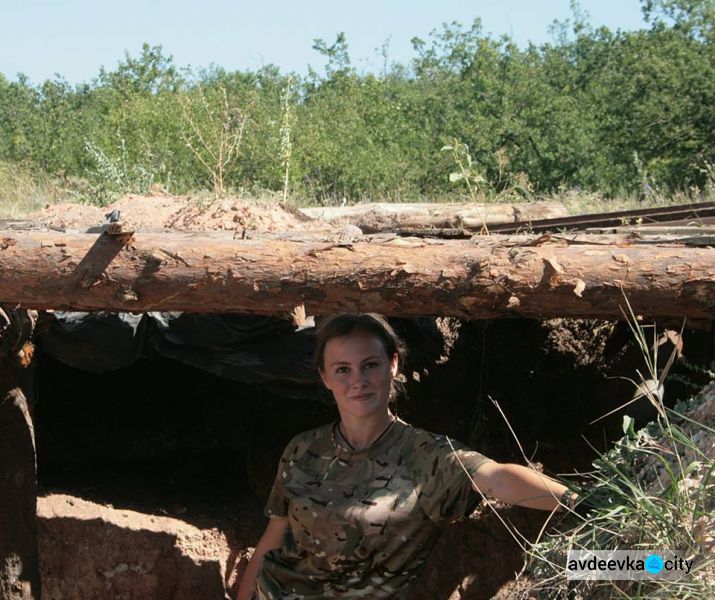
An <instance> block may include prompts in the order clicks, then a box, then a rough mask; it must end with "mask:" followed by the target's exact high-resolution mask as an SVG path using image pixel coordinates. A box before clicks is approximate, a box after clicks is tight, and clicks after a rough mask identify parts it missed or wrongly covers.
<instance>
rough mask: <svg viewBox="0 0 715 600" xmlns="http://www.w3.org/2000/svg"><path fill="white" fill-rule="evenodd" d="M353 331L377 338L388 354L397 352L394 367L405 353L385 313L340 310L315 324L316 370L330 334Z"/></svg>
mask: <svg viewBox="0 0 715 600" xmlns="http://www.w3.org/2000/svg"><path fill="white" fill-rule="evenodd" d="M352 333H364V334H367V335H371V336H374V337H376V338H377V339H379V340H380V341H381V342H382V345H383V346H384V348H385V352H386V353H387V357H388V358H390V359H391V358H392V357H393V356H394V355H395V354H396V355H397V368H398V369H399V368H400V367H402V365H403V363H404V360H405V354H406V353H407V349H406V347H405V343H404V342H403V341H402V340H401V339H400V337H399V336H398V335H397V334H396V333H395V330H394V329H393V328H392V326H391V325H390V324H389V323H388V322H387V319H385V317H383V316H382V315H378V314H377V313H341V314H337V315H332V316H330V317H328V318H327V319H325V321H323V322H322V323H321V324H320V325H319V326H318V330H317V333H316V336H317V343H316V348H315V355H314V357H313V361H314V364H315V366H316V368H317V369H318V370H319V371H323V370H324V366H325V365H324V361H325V346H326V345H327V343H328V342H329V341H330V340H332V339H333V338H338V337H344V336H346V335H350V334H352ZM398 383H399V382H396V381H395V380H394V379H393V382H392V389H391V390H390V399H391V400H394V399H395V396H396V394H397V392H398V389H397V388H398V385H397V384H398ZM399 387H401V386H399Z"/></svg>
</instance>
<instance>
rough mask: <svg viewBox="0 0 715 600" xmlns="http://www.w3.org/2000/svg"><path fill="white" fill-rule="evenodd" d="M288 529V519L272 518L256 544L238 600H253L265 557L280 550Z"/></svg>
mask: <svg viewBox="0 0 715 600" xmlns="http://www.w3.org/2000/svg"><path fill="white" fill-rule="evenodd" d="M287 528H288V517H271V518H270V519H269V521H268V526H267V527H266V530H265V531H264V532H263V535H262V536H261V539H260V540H259V541H258V544H256V549H255V550H254V551H253V556H251V561H250V562H249V563H248V566H247V567H246V572H245V573H244V575H243V578H242V579H241V584H240V586H239V588H238V595H237V596H236V600H251V598H252V597H253V592H254V591H255V589H256V577H257V576H258V573H259V571H260V570H261V567H262V566H263V556H264V555H265V553H266V552H268V551H269V550H273V549H274V548H280V547H281V545H282V544H283V534H285V531H286V529H287Z"/></svg>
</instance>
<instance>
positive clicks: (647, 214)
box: [489, 202, 715, 233]
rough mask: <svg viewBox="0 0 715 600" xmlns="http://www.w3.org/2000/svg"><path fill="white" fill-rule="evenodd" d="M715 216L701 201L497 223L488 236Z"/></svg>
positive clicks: (714, 207)
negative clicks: (523, 221) (524, 221)
mask: <svg viewBox="0 0 715 600" xmlns="http://www.w3.org/2000/svg"><path fill="white" fill-rule="evenodd" d="M711 217H715V202H700V203H697V204H679V205H676V206H664V207H660V208H639V209H635V210H621V211H618V212H607V213H595V214H590V215H576V216H573V217H563V218H558V219H542V220H538V221H531V222H530V223H499V224H496V225H490V226H489V232H490V233H515V232H517V231H521V232H533V233H541V232H544V231H559V230H562V229H587V228H591V227H620V226H623V225H648V224H650V223H659V224H665V223H670V222H673V224H675V222H677V223H678V224H685V223H687V222H693V223H699V222H701V221H700V220H701V219H708V220H710V218H711Z"/></svg>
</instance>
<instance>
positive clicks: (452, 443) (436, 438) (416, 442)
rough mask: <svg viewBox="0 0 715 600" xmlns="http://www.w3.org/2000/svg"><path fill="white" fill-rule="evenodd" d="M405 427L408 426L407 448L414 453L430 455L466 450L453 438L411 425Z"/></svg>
mask: <svg viewBox="0 0 715 600" xmlns="http://www.w3.org/2000/svg"><path fill="white" fill-rule="evenodd" d="M404 425H405V426H406V427H405V429H406V435H405V438H404V443H405V446H408V447H409V448H410V449H411V450H413V451H416V452H427V453H429V452H432V451H435V450H442V449H449V450H462V449H465V448H466V446H465V445H464V444H462V443H461V442H460V441H458V440H456V439H454V438H453V437H451V436H448V435H445V434H442V433H434V432H432V431H427V430H426V429H422V428H420V427H415V426H414V425H410V424H409V423H404Z"/></svg>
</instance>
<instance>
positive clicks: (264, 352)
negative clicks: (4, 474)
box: [38, 312, 443, 400]
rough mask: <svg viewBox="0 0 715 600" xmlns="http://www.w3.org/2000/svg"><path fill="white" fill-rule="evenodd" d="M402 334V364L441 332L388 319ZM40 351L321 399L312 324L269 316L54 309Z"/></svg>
mask: <svg viewBox="0 0 715 600" xmlns="http://www.w3.org/2000/svg"><path fill="white" fill-rule="evenodd" d="M390 322H391V324H392V325H393V327H395V329H396V330H397V332H398V333H399V334H400V335H401V336H402V337H403V339H404V340H405V341H406V343H407V345H408V348H409V349H410V354H409V355H408V364H409V369H411V370H419V369H420V368H421V367H422V366H425V365H427V364H429V363H434V361H435V360H437V359H438V358H439V356H440V354H441V352H442V348H443V338H442V334H441V333H440V331H439V330H438V329H437V326H436V324H435V321H434V319H431V318H418V319H390ZM38 343H39V345H40V349H41V350H42V352H44V353H46V354H48V355H50V356H51V357H52V358H54V359H56V360H58V361H60V362H62V363H64V364H66V365H68V366H70V367H74V368H76V369H81V370H83V371H90V372H92V373H105V372H107V371H112V370H116V369H122V368H125V367H128V366H130V365H131V364H132V363H134V362H135V361H136V360H138V359H140V358H148V359H151V358H152V357H154V356H157V355H158V356H163V357H166V358H170V359H173V360H176V361H178V362H180V363H184V364H187V365H191V366H192V367H195V368H197V369H202V370H204V371H208V372H210V373H213V374H214V375H217V376H219V377H225V378H227V379H232V380H236V381H241V382H243V383H247V384H252V385H257V386H263V387H265V388H266V389H268V390H270V391H272V392H274V393H277V394H280V395H282V396H287V397H290V398H307V399H315V400H326V399H327V398H326V395H325V393H324V392H323V390H322V386H321V385H320V382H319V379H318V375H317V373H316V371H315V369H314V368H313V363H312V361H313V352H314V348H315V328H312V327H311V328H307V329H301V330H296V328H295V327H294V326H293V325H292V324H291V323H290V322H289V321H286V320H283V319H278V318H275V317H261V316H254V315H234V314H231V315H214V314H210V315H205V314H193V313H166V312H164V313H162V312H150V313H144V314H132V313H105V312H93V313H87V312H55V313H54V314H53V318H52V319H51V321H50V322H49V323H46V324H45V326H44V327H42V328H41V332H40V333H39V335H38Z"/></svg>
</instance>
